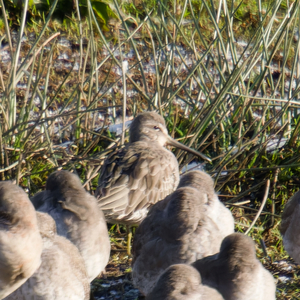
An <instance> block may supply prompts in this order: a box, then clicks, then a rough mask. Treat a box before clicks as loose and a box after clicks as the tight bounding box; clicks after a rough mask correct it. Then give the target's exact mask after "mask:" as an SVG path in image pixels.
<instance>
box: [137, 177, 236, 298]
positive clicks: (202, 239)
mask: <svg viewBox="0 0 300 300" xmlns="http://www.w3.org/2000/svg"><path fill="white" fill-rule="evenodd" d="M233 232H234V219H233V217H232V215H231V212H230V210H229V209H227V208H226V207H225V206H224V205H223V204H222V203H221V202H220V201H219V199H218V197H217V195H216V194H215V191H214V185H213V180H212V178H211V177H210V176H209V175H208V174H206V173H205V172H200V171H191V172H189V173H186V174H184V175H183V176H182V177H181V179H180V182H179V185H178V188H177V189H176V191H174V192H173V193H172V194H170V195H168V196H167V197H166V198H165V199H164V200H162V201H159V202H158V203H156V204H154V205H153V206H152V207H151V209H150V211H149V213H148V215H147V217H146V218H145V219H144V220H143V222H142V223H141V224H140V226H139V227H138V228H137V230H136V233H135V237H134V240H133V246H132V252H133V260H132V278H133V283H134V285H135V286H136V287H137V288H138V289H139V290H140V291H141V292H142V293H143V294H144V295H148V293H149V292H150V291H151V290H152V288H153V286H154V284H155V282H156V280H157V278H158V277H159V276H160V274H162V273H163V272H164V270H165V269H166V268H168V267H169V266H170V265H173V264H181V263H185V264H190V263H192V262H194V261H195V260H197V259H200V258H202V257H205V256H207V255H211V254H215V253H217V252H218V251H219V249H220V246H221V243H222V240H223V238H225V237H226V236H227V235H228V234H231V233H233Z"/></svg>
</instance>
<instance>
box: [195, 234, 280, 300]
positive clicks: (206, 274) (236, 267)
mask: <svg viewBox="0 0 300 300" xmlns="http://www.w3.org/2000/svg"><path fill="white" fill-rule="evenodd" d="M192 266H193V267H194V268H196V269H197V270H198V271H199V272H200V274H201V278H202V283H203V284H205V285H208V286H210V287H212V288H215V289H216V290H218V291H219V292H220V293H221V294H222V296H223V297H224V299H226V300H245V299H247V300H275V299H276V298H275V292H276V287H275V283H274V278H273V276H272V274H271V273H270V272H269V271H267V270H266V269H265V268H264V267H263V265H262V264H261V263H260V261H259V260H258V259H257V258H256V254H255V246H254V242H253V240H252V239H251V238H250V237H248V236H246V235H243V234H241V233H232V234H230V235H229V236H227V237H226V238H225V239H224V240H223V242H222V245H221V248H220V252H219V253H217V254H215V255H212V256H208V257H205V258H203V259H200V260H198V261H196V262H194V263H193V264H192Z"/></svg>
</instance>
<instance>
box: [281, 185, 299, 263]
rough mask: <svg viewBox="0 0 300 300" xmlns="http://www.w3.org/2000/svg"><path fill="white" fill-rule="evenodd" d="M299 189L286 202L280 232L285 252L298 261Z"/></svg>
mask: <svg viewBox="0 0 300 300" xmlns="http://www.w3.org/2000/svg"><path fill="white" fill-rule="evenodd" d="M299 219H300V191H298V192H297V193H296V194H295V195H293V196H292V197H291V198H290V199H289V201H288V202H287V203H286V205H285V207H284V210H283V213H282V216H281V226H280V232H281V234H282V236H283V245H284V248H285V250H286V251H287V253H288V254H289V255H290V256H291V257H292V258H293V259H294V260H295V261H296V262H297V263H298V264H299V263H300V225H299Z"/></svg>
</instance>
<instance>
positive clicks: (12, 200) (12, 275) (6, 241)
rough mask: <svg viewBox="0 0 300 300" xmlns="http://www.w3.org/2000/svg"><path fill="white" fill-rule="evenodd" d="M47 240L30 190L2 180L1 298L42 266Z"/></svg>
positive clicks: (0, 191) (0, 229)
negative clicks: (29, 194)
mask: <svg viewBox="0 0 300 300" xmlns="http://www.w3.org/2000/svg"><path fill="white" fill-rule="evenodd" d="M42 248H43V241H42V238H41V236H40V233H39V229H38V224H37V218H36V214H35V210H34V207H33V205H32V204H31V202H30V200H29V199H28V196H27V194H26V193H25V192H24V191H23V190H22V189H21V188H20V187H18V186H16V185H14V184H13V183H12V182H11V181H2V182H0V299H3V298H4V297H6V296H7V295H9V294H11V293H12V292H13V291H14V290H16V289H17V288H18V287H19V286H21V285H22V284H23V283H24V282H25V281H26V280H27V279H28V278H29V277H30V276H31V275H32V274H33V273H34V272H35V270H36V269H37V268H38V267H39V266H40V264H41V253H42Z"/></svg>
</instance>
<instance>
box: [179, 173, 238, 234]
mask: <svg viewBox="0 0 300 300" xmlns="http://www.w3.org/2000/svg"><path fill="white" fill-rule="evenodd" d="M186 186H189V187H193V188H195V189H196V190H197V191H198V192H199V193H200V194H205V195H207V203H206V205H207V208H206V212H207V214H208V215H209V216H210V217H211V218H212V219H213V220H214V222H215V223H216V225H217V227H218V228H219V231H220V232H221V235H222V239H223V238H225V237H226V236H227V235H229V234H231V233H233V232H234V218H233V216H232V214H231V211H230V210H229V209H228V208H226V207H225V205H224V204H223V203H222V202H221V201H220V200H219V198H218V195H217V194H216V192H215V189H214V181H213V179H212V177H211V176H210V175H208V174H207V173H205V172H203V171H190V172H187V173H185V174H184V175H183V176H182V177H181V178H180V182H179V185H178V188H181V187H186Z"/></svg>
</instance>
